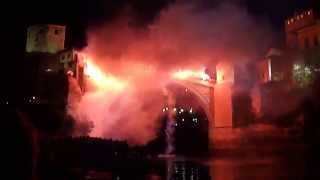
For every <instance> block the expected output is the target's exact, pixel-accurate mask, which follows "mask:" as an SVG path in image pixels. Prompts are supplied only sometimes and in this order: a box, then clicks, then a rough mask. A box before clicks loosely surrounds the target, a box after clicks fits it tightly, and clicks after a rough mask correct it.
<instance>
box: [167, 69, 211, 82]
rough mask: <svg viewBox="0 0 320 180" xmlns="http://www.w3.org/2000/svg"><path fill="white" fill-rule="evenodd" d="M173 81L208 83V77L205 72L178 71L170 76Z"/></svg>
mask: <svg viewBox="0 0 320 180" xmlns="http://www.w3.org/2000/svg"><path fill="white" fill-rule="evenodd" d="M172 76H173V78H174V79H178V80H186V79H190V78H195V79H201V80H203V81H209V80H210V76H209V75H208V74H206V73H205V71H203V70H202V71H194V70H179V71H176V72H174V73H173V74H172Z"/></svg>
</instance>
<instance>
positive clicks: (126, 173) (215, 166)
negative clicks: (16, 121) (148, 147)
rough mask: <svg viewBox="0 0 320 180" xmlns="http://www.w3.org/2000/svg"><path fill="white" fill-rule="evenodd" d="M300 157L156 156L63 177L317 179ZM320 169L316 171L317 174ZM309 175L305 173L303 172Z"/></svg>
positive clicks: (207, 179)
mask: <svg viewBox="0 0 320 180" xmlns="http://www.w3.org/2000/svg"><path fill="white" fill-rule="evenodd" d="M306 168H307V166H306V164H305V158H304V157H303V156H292V157H284V156H270V155H269V156H255V157H225V158H222V157H221V158H210V159H209V158H208V159H197V158H194V159H190V158H182V157H181V158H178V157H171V158H159V159H158V158H157V159H154V160H150V162H148V163H146V164H144V165H141V163H140V162H136V165H135V163H134V162H133V163H132V164H131V166H130V167H129V166H127V165H124V166H121V165H120V166H118V167H112V168H111V169H99V170H98V169H95V170H93V169H87V170H85V171H84V170H83V169H82V170H77V169H73V170H72V171H70V172H68V173H67V174H68V175H66V176H64V177H63V178H62V179H87V180H89V179H91V180H93V179H94V180H100V179H101V180H102V179H106V180H108V179H117V180H121V179H126V180H134V179H137V180H138V179H140V180H144V179H145V180H248V179H259V180H274V179H279V180H280V179H281V180H289V179H290V180H296V179H318V178H316V177H315V176H310V175H311V172H308V170H307V169H306ZM318 173H320V172H317V173H316V174H318ZM307 174H308V175H309V176H306V175H307Z"/></svg>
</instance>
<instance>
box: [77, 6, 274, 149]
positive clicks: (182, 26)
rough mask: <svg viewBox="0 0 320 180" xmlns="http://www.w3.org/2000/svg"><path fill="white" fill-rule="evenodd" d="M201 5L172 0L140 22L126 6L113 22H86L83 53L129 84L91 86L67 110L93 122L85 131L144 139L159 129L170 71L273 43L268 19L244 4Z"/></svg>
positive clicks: (238, 57) (254, 52) (243, 55)
mask: <svg viewBox="0 0 320 180" xmlns="http://www.w3.org/2000/svg"><path fill="white" fill-rule="evenodd" d="M199 4H200V3H197V1H188V2H186V1H182V2H181V1H177V2H176V3H175V4H173V5H171V6H169V7H167V8H165V9H162V10H161V12H160V13H159V15H158V16H157V18H156V19H155V20H154V21H153V23H151V24H148V25H144V26H143V27H141V26H140V27H139V26H136V25H134V23H132V22H133V21H134V19H132V18H131V16H130V10H126V12H125V13H123V14H125V15H122V16H120V17H118V18H116V19H115V20H114V21H112V22H106V23H105V24H104V25H100V26H96V27H91V28H89V30H88V35H87V36H88V42H87V44H88V46H87V47H86V48H85V49H84V50H83V53H85V54H87V55H88V56H90V58H91V59H92V60H93V61H94V62H95V63H97V64H98V65H99V67H101V69H103V71H104V72H106V73H107V74H111V75H113V76H115V77H117V78H119V79H120V80H122V81H126V82H128V84H129V85H128V86H126V88H125V89H124V90H121V91H95V90H91V91H89V92H87V93H86V94H85V95H84V96H83V97H82V99H81V100H80V102H79V104H78V107H77V110H76V111H73V114H76V117H77V119H78V120H79V121H81V120H83V119H85V120H87V121H91V122H93V125H94V127H93V130H92V131H91V133H90V135H92V136H101V137H105V138H112V139H119V140H127V141H129V143H131V144H145V143H147V142H148V141H150V140H151V139H153V138H155V136H156V134H157V131H158V128H159V116H161V113H162V108H163V107H164V105H165V104H166V103H167V102H166V101H165V99H166V98H165V97H164V96H165V95H163V91H162V89H163V88H164V87H165V86H166V85H167V84H168V83H170V81H171V80H170V73H171V72H172V71H176V70H179V69H187V68H191V69H192V68H204V67H210V66H214V65H215V64H216V63H217V62H220V61H230V62H236V63H241V62H244V61H250V60H254V59H256V58H257V57H259V56H260V55H261V53H262V52H264V51H265V50H266V49H267V48H268V47H269V46H270V44H271V43H272V38H271V37H272V33H271V29H270V28H269V26H268V23H267V21H266V20H264V19H257V18H254V17H252V16H250V14H249V13H248V12H247V11H246V9H245V8H243V7H240V6H238V5H235V4H232V3H222V4H220V5H219V6H215V7H210V8H204V7H203V6H200V5H199Z"/></svg>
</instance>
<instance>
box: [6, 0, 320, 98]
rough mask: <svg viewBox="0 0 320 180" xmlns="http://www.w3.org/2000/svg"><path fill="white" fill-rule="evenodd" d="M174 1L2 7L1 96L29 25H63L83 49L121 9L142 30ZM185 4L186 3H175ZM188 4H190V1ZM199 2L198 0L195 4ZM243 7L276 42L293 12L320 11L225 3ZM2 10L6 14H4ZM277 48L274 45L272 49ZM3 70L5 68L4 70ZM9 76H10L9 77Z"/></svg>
mask: <svg viewBox="0 0 320 180" xmlns="http://www.w3.org/2000/svg"><path fill="white" fill-rule="evenodd" d="M174 1H175V0H79V1H75V0H64V1H60V0H46V1H17V0H11V1H10V3H7V4H4V3H2V5H1V6H2V10H1V17H2V18H1V19H2V28H1V32H2V38H1V39H2V46H3V47H2V50H3V51H2V58H3V59H2V60H1V61H2V62H3V64H2V69H3V71H1V82H2V83H3V84H4V86H2V88H1V95H2V96H6V95H7V94H11V95H12V94H13V93H14V91H13V90H14V87H15V85H14V84H15V83H19V82H18V81H19V78H13V77H16V76H17V75H18V73H17V72H16V67H17V66H19V61H21V60H23V57H24V49H25V39H26V28H27V27H28V26H29V25H31V24H40V23H45V24H56V23H57V24H65V25H67V27H68V37H69V38H68V39H67V46H71V45H72V46H76V47H78V48H81V47H84V46H85V44H86V37H85V31H86V28H88V27H90V26H94V25H97V24H100V23H104V22H107V21H111V20H112V19H113V18H114V17H116V16H119V12H123V11H121V10H123V9H124V8H128V7H130V8H131V9H132V11H131V13H132V14H131V15H130V16H131V17H132V19H133V22H134V24H135V25H136V26H139V27H141V28H143V27H144V26H145V25H146V24H149V23H152V21H153V20H154V19H155V18H156V17H157V15H158V13H159V11H160V10H161V9H163V8H166V7H168V6H170V5H171V4H173V3H174ZM176 1H187V0H176ZM189 1H190V0H189ZM198 1H199V0H198ZM226 1H232V2H234V3H237V4H239V5H240V6H243V7H244V8H246V9H247V10H248V12H249V13H250V14H252V15H253V16H259V17H266V18H267V19H268V20H269V21H270V23H271V24H272V26H274V29H275V30H276V31H277V32H278V35H279V37H278V38H279V39H280V40H279V42H281V38H283V34H282V32H283V21H284V19H285V18H286V17H288V16H291V15H292V14H293V13H294V12H295V11H299V10H303V9H306V8H310V7H313V8H319V7H320V5H319V4H320V1H319V0H226ZM219 2H222V1H221V0H202V1H201V3H202V5H203V7H208V8H214V7H215V6H217V5H218V4H219ZM4 9H5V10H4ZM275 46H277V45H275ZM3 67H6V68H3ZM8 74H11V76H8Z"/></svg>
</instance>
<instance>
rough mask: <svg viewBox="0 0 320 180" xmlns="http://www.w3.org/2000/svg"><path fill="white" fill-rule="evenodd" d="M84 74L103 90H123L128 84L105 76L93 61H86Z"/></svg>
mask: <svg viewBox="0 0 320 180" xmlns="http://www.w3.org/2000/svg"><path fill="white" fill-rule="evenodd" d="M84 73H85V74H86V75H87V76H88V77H89V79H90V80H91V82H92V83H93V84H94V85H95V86H96V87H97V88H98V89H102V90H123V89H124V88H125V87H126V82H123V81H121V80H119V79H117V78H115V77H113V76H111V75H108V76H107V75H106V74H104V73H103V72H102V71H101V69H100V68H99V67H98V66H97V65H95V64H94V63H93V62H92V61H91V60H89V59H87V60H86V68H85V71H84Z"/></svg>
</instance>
